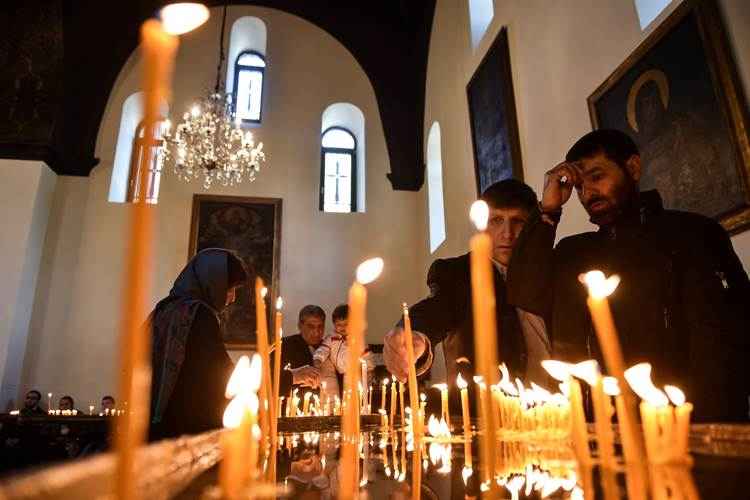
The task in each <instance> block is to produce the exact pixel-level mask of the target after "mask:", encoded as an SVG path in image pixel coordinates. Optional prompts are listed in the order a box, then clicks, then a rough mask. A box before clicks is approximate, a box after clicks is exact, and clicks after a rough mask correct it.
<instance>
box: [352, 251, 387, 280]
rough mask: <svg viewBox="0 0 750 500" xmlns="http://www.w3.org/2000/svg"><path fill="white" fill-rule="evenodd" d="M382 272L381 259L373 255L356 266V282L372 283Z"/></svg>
mask: <svg viewBox="0 0 750 500" xmlns="http://www.w3.org/2000/svg"><path fill="white" fill-rule="evenodd" d="M381 272H383V259H381V258H380V257H375V258H374V259H369V260H366V261H364V262H363V263H361V264H360V265H359V267H357V282H358V283H359V284H361V285H367V284H368V283H372V282H373V281H375V280H376V279H378V276H380V273H381Z"/></svg>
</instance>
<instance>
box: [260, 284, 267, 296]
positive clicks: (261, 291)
mask: <svg viewBox="0 0 750 500" xmlns="http://www.w3.org/2000/svg"><path fill="white" fill-rule="evenodd" d="M266 295H268V288H266V287H263V288H261V289H260V296H261V297H263V298H264V299H265V298H266Z"/></svg>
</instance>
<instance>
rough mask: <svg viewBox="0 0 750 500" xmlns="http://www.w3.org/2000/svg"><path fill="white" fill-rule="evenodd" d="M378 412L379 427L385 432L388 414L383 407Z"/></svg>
mask: <svg viewBox="0 0 750 500" xmlns="http://www.w3.org/2000/svg"><path fill="white" fill-rule="evenodd" d="M378 413H380V429H381V430H382V431H383V432H386V431H387V430H388V414H387V413H386V411H385V410H383V409H380V410H378Z"/></svg>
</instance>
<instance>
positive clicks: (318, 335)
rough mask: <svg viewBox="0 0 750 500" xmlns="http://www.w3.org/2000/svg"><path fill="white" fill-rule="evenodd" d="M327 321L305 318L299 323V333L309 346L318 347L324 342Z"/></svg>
mask: <svg viewBox="0 0 750 500" xmlns="http://www.w3.org/2000/svg"><path fill="white" fill-rule="evenodd" d="M324 330H325V320H324V319H323V318H319V317H317V316H304V317H303V318H302V321H300V322H299V332H300V333H301V334H302V338H303V339H305V342H307V345H312V346H316V345H318V344H320V343H321V342H322V341H323V332H324Z"/></svg>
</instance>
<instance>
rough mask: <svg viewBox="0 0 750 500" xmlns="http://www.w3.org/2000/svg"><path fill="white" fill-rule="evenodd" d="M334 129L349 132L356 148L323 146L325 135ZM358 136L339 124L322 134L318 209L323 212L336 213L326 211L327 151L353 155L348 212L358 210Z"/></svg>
mask: <svg viewBox="0 0 750 500" xmlns="http://www.w3.org/2000/svg"><path fill="white" fill-rule="evenodd" d="M332 130H341V131H343V132H346V133H347V134H349V135H350V136H351V138H352V140H353V141H354V148H353V149H348V148H331V147H324V146H323V137H325V135H326V134H327V133H328V132H330V131H332ZM357 146H358V144H357V136H355V135H354V133H353V132H352V131H351V130H349V129H348V128H346V127H341V126H338V125H334V126H332V127H328V128H327V129H325V130H324V131H323V133H321V134H320V190H319V198H318V209H319V210H320V211H321V212H324V213H336V212H326V211H325V186H326V184H325V180H326V179H325V176H326V154H327V153H335V154H346V155H349V156H350V157H351V160H350V161H351V175H350V176H349V181H350V185H351V188H350V189H351V191H350V198H349V199H350V201H351V203H350V205H349V207H350V208H349V212H348V213H354V212H356V211H357V195H358V193H357Z"/></svg>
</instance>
